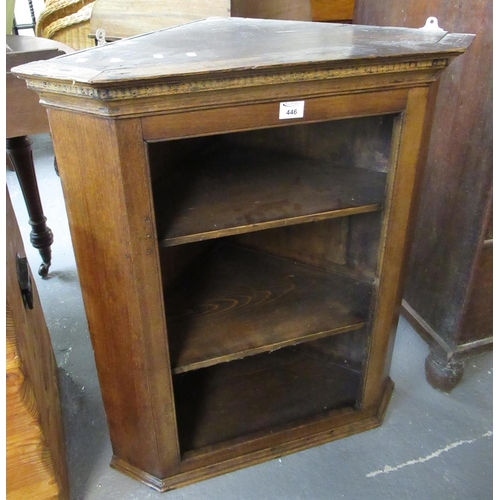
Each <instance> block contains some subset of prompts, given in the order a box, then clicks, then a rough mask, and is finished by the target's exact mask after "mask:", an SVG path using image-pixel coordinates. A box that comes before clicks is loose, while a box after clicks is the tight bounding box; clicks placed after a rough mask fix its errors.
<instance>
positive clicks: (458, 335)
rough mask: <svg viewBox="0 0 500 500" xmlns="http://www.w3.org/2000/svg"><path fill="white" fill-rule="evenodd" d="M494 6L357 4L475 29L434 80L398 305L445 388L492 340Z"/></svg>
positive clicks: (364, 10)
mask: <svg viewBox="0 0 500 500" xmlns="http://www.w3.org/2000/svg"><path fill="white" fill-rule="evenodd" d="M492 9H493V5H492V2H491V1H479V2H474V1H471V0H460V1H459V2H456V3H455V4H453V5H451V4H450V3H449V2H446V1H434V0H433V1H432V2H431V1H421V0H404V1H399V0H398V1H394V0H391V1H386V2H383V3H381V2H371V1H369V0H358V2H357V4H356V14H355V22H358V23H360V24H376V25H383V26H387V25H389V26H408V27H418V26H422V25H423V24H424V22H425V19H426V18H427V16H437V17H438V19H439V20H440V24H441V25H442V26H441V27H442V28H444V29H446V30H456V31H465V32H473V33H477V37H476V39H475V41H474V43H473V44H472V46H471V48H470V50H469V51H468V52H467V54H466V55H465V56H464V57H463V58H460V59H459V60H457V61H455V62H454V63H453V64H452V65H451V67H450V69H449V70H448V71H447V72H446V73H445V74H444V75H443V78H442V81H441V84H440V92H439V95H438V98H437V103H436V112H435V115H434V120H433V122H432V137H431V141H430V144H429V153H428V158H427V161H426V167H425V170H424V175H423V179H422V190H421V196H420V204H419V209H418V215H417V219H416V225H415V234H414V241H413V245H412V252H411V257H410V261H409V268H408V279H407V282H406V287H405V293H404V299H405V301H404V303H403V305H404V307H403V313H404V315H405V317H406V318H407V319H408V320H409V321H410V322H411V323H412V324H413V326H414V327H415V328H416V329H417V331H419V333H420V334H421V335H422V337H423V338H424V339H425V340H426V341H427V342H428V343H429V346H430V349H431V351H432V352H431V354H430V358H432V362H431V359H430V360H429V362H428V363H427V368H426V371H427V373H428V374H429V373H431V371H432V372H433V375H431V377H432V380H429V381H430V383H431V384H432V385H433V386H435V387H437V388H440V389H443V390H447V391H449V390H451V389H452V388H453V387H454V386H455V385H456V384H457V383H458V381H459V380H460V378H461V374H462V373H463V360H465V359H466V358H468V357H470V356H471V355H473V354H474V353H478V352H482V351H483V350H485V349H488V348H490V349H491V347H492V342H493V314H492V311H493V300H492V293H493V288H492V272H493V267H492V258H491V248H489V245H491V244H492V237H493V236H492V232H490V234H489V235H488V227H492V226H491V223H490V220H492V212H491V206H492V162H493V158H492V154H493V135H492V125H493V124H492V110H493V106H492V99H493V72H492V54H493V49H492V41H493V27H492V22H493V12H492ZM472 96H473V97H472ZM430 126H431V123H429V127H430ZM451 130H452V131H453V133H450V131H451ZM490 240H491V241H490ZM486 242H488V243H486ZM429 367H431V368H429ZM446 379H449V380H446Z"/></svg>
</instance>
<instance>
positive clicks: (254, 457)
mask: <svg viewBox="0 0 500 500" xmlns="http://www.w3.org/2000/svg"><path fill="white" fill-rule="evenodd" d="M393 389H394V383H393V382H392V380H391V379H388V382H387V384H386V388H385V391H384V393H383V395H382V398H381V400H380V404H379V406H378V407H377V408H375V411H374V412H370V414H368V415H366V414H365V415H362V416H361V418H360V419H359V420H355V421H354V422H351V423H348V424H345V425H341V426H338V427H334V428H331V429H328V430H326V431H322V432H319V433H315V434H310V435H307V436H304V437H301V438H299V439H296V440H290V441H286V442H284V443H283V444H281V445H279V446H273V447H272V448H266V449H261V450H257V451H254V452H251V453H248V454H245V455H240V456H236V457H233V458H231V459H228V460H225V461H223V462H219V463H214V464H210V465H206V466H203V467H200V468H198V469H193V470H190V471H186V472H181V473H179V474H173V475H171V476H168V477H165V478H158V477H156V476H153V475H151V474H149V473H147V472H145V471H143V470H141V469H139V468H138V467H135V466H133V465H131V464H129V463H128V462H126V461H125V460H122V459H121V458H119V457H117V456H116V455H113V457H112V459H111V463H110V465H111V467H112V468H114V469H115V470H117V471H119V472H121V473H123V474H125V475H127V476H129V477H131V478H133V479H135V480H137V481H140V482H141V483H143V484H145V485H146V486H149V487H150V488H152V489H154V490H156V491H159V492H166V491H169V490H173V489H176V488H181V487H183V486H187V485H189V484H192V483H196V482H199V481H203V480H205V479H210V478H212V477H216V476H220V475H222V474H226V473H228V472H232V471H235V470H238V469H243V468H245V467H249V466H251V465H256V464H259V463H262V462H266V461H268V460H272V459H275V458H278V457H281V456H284V455H289V454H291V453H296V452H298V451H302V450H305V449H307V448H313V447H314V446H319V445H321V444H325V443H328V442H331V441H335V440H337V439H341V438H344V437H348V436H351V435H354V434H358V433H360V432H364V431H368V430H371V429H374V428H376V427H379V426H380V425H381V424H382V422H383V419H384V416H385V412H386V409H387V406H388V404H389V401H390V399H391V395H392V391H393ZM360 414H361V412H360Z"/></svg>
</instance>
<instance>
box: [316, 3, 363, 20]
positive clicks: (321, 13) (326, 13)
mask: <svg viewBox="0 0 500 500" xmlns="http://www.w3.org/2000/svg"><path fill="white" fill-rule="evenodd" d="M353 15H354V0H311V16H312V20H313V21H337V22H340V21H349V22H350V21H352V18H353Z"/></svg>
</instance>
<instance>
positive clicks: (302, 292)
mask: <svg viewBox="0 0 500 500" xmlns="http://www.w3.org/2000/svg"><path fill="white" fill-rule="evenodd" d="M371 289H372V286H371V285H370V284H367V283H360V282H357V281H354V280H350V279H348V278H344V277H341V276H338V275H333V274H328V273H326V272H324V271H319V270H316V269H314V268H311V267H309V266H304V265H301V264H296V263H293V262H290V261H287V260H284V259H279V258H276V257H270V256H267V255H265V254H259V253H257V252H254V251H251V250H245V249H242V248H238V247H236V246H232V245H222V246H219V247H216V249H215V250H214V251H213V252H212V253H211V254H210V256H209V258H208V259H207V260H205V261H201V262H199V263H197V264H196V265H193V266H192V272H191V273H189V274H188V275H187V276H182V277H181V279H179V280H178V281H177V282H175V283H174V284H173V285H172V290H171V291H170V290H167V291H166V292H165V296H166V313H167V327H168V331H169V342H170V351H171V363H172V367H173V372H174V373H181V372H185V371H188V370H194V369H197V368H202V367H206V366H210V365H214V364H218V363H222V362H225V361H229V360H233V359H239V358H242V357H245V356H248V355H252V354H257V353H259V352H265V351H273V350H276V349H279V348H281V347H284V346H287V345H293V344H298V343H302V342H308V341H311V340H313V339H316V338H321V337H325V336H330V335H334V334H337V333H342V332H345V331H349V330H357V329H359V328H361V327H363V326H364V323H365V321H367V318H368V310H369V304H370V295H371Z"/></svg>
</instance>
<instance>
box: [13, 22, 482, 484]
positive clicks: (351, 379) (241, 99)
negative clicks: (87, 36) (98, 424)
mask: <svg viewBox="0 0 500 500" xmlns="http://www.w3.org/2000/svg"><path fill="white" fill-rule="evenodd" d="M472 38H473V37H472V36H471V35H455V34H446V33H441V32H424V31H418V30H401V29H376V28H375V29H374V28H371V27H355V26H348V25H340V26H335V25H329V24H320V23H301V22H295V21H270V20H252V19H237V18H229V19H209V20H206V21H200V22H195V23H191V24H189V25H186V26H180V27H178V28H172V29H167V30H163V31H160V32H155V33H152V34H150V35H144V36H139V37H136V38H133V39H130V40H123V41H121V42H117V43H115V44H112V45H109V46H104V47H100V48H96V49H92V50H89V51H86V52H84V53H80V54H75V56H74V57H62V58H59V59H58V60H56V61H53V62H52V63H45V64H41V63H40V64H38V63H34V64H31V65H28V66H23V67H20V68H18V69H17V72H18V74H20V75H21V76H23V77H24V78H26V79H27V80H28V85H29V86H30V87H31V88H34V89H36V90H37V91H38V92H39V93H40V96H41V100H42V102H43V103H44V104H45V105H47V106H48V107H49V108H50V109H49V119H50V122H51V128H52V132H53V138H54V146H55V150H56V154H57V156H58V159H59V163H60V171H61V180H62V183H63V188H64V191H65V197H66V203H67V209H68V216H69V220H70V226H71V232H72V238H73V242H74V247H75V254H76V259H77V265H78V268H79V273H80V278H81V284H82V293H83V296H84V301H85V307H86V311H87V316H88V322H89V328H90V331H91V338H92V343H93V347H94V350H95V358H96V364H97V369H98V373H99V379H100V384H101V387H102V394H103V400H104V405H105V408H106V413H107V416H108V422H109V426H110V435H111V441H112V444H113V454H114V456H113V459H112V466H113V467H115V468H117V469H119V470H121V471H122V472H125V473H126V474H129V475H131V476H132V477H135V478H137V479H139V480H141V481H143V482H144V483H146V484H149V485H150V486H152V487H154V488H156V489H159V490H162V491H165V490H168V489H171V488H174V487H178V486H181V485H184V484H189V483H190V482H193V481H198V480H201V479H205V478H208V477H212V476H214V475H217V474H221V473H224V472H228V471H231V470H234V469H237V468H240V467H244V466H246V465H249V464H253V463H257V462H259V461H262V460H266V459H269V458H272V457H277V456H280V455H283V454H286V453H291V452H293V451H297V450H300V449H304V448H306V447H309V446H314V445H316V444H320V443H324V442H326V441H330V440H334V439H338V438H340V437H344V436H347V435H351V434H354V433H356V432H360V431H363V430H367V429H370V428H373V427H375V426H377V425H380V423H381V422H382V418H383V415H384V412H385V409H386V407H387V404H388V402H389V398H390V394H391V392H392V387H393V384H392V382H391V380H390V378H389V368H390V361H391V353H392V345H393V342H394V334H395V329H396V325H397V320H398V311H399V310H398V306H399V304H400V302H401V294H402V280H403V270H404V266H405V258H406V251H407V241H408V235H409V231H410V225H409V218H410V215H411V211H412V199H413V194H414V190H415V189H416V185H417V182H416V181H417V179H418V172H419V165H420V164H421V162H422V157H423V153H422V152H423V151H425V150H426V141H427V138H428V137H427V135H426V132H425V129H424V124H425V122H426V120H428V119H429V116H430V114H431V113H432V109H433V102H434V96H435V94H436V92H435V88H436V80H437V77H438V75H439V73H440V72H441V71H442V70H443V69H445V68H446V67H447V65H448V64H449V62H450V61H451V59H452V58H454V57H455V56H457V55H459V54H460V53H461V52H463V51H464V50H465V49H466V48H467V46H468V45H469V44H470V42H471V40H472ZM83 63H85V65H84V66H82V64H83ZM429 89H431V91H429ZM290 101H302V102H303V104H304V113H303V116H302V117H301V116H296V117H294V118H291V119H280V117H279V110H280V105H281V103H283V102H287V103H288V102H290ZM289 108H290V106H288V107H287V109H289ZM297 115H300V113H299V111H297ZM77 194H79V196H77ZM259 205H260V206H259ZM191 212H192V213H191ZM205 240H206V241H205ZM222 417H224V418H222Z"/></svg>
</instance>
